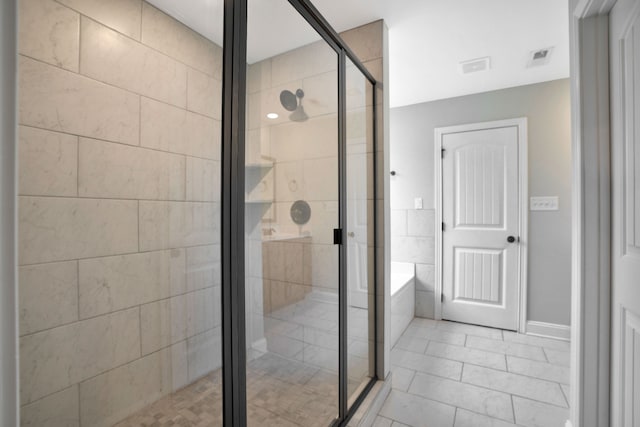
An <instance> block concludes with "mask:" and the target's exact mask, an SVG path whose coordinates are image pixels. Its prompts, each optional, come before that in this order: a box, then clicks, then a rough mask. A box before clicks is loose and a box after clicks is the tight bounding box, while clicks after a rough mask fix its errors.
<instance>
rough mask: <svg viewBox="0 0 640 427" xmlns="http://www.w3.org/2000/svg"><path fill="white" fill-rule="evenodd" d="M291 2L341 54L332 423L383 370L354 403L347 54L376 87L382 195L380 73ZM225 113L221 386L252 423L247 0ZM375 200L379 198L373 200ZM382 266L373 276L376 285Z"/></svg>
mask: <svg viewBox="0 0 640 427" xmlns="http://www.w3.org/2000/svg"><path fill="white" fill-rule="evenodd" d="M288 2H289V3H290V5H291V6H292V7H293V8H294V9H295V10H296V11H297V12H298V13H299V14H300V15H301V16H302V17H303V18H304V19H305V20H306V21H307V22H308V23H309V24H310V25H311V26H312V27H313V28H314V29H315V30H316V31H317V32H318V34H319V35H320V36H321V37H322V39H323V40H324V41H325V42H326V43H327V44H328V45H329V46H331V48H332V49H333V50H334V51H335V52H336V53H337V54H338V162H339V166H338V175H339V176H338V182H339V194H340V196H339V227H340V230H341V234H342V239H341V242H342V243H341V244H340V245H339V266H340V268H339V284H338V285H339V286H338V289H339V325H340V326H339V338H338V339H339V357H338V359H339V393H338V403H339V404H338V409H339V410H338V418H336V419H335V420H334V422H333V423H332V426H342V425H346V423H347V422H348V421H349V419H350V418H351V417H352V416H353V414H354V413H355V412H356V411H357V409H358V408H359V406H360V404H361V403H362V401H363V400H364V398H365V397H366V396H367V394H368V392H369V391H370V390H371V388H372V387H373V385H374V384H375V382H376V381H377V380H378V376H377V372H374V373H373V376H372V378H371V379H370V380H369V382H368V384H367V385H366V386H365V387H364V389H363V390H362V392H361V393H360V395H359V396H357V397H356V399H355V401H354V402H353V404H352V405H351V408H349V407H348V398H349V396H348V388H347V382H348V380H347V360H348V348H347V338H348V337H347V333H348V324H347V321H348V318H347V317H348V316H347V311H348V308H347V292H348V289H347V280H346V274H347V270H346V267H347V265H348V264H347V251H346V242H347V240H346V238H345V237H346V236H345V235H344V234H345V233H346V226H347V197H346V194H347V191H346V172H347V170H346V160H347V159H346V138H347V133H346V119H347V117H346V60H347V59H349V60H350V61H351V62H352V63H353V64H354V65H355V66H356V67H357V68H358V69H359V70H360V72H361V73H362V75H363V76H364V77H365V78H366V79H367V80H368V81H369V82H370V83H371V84H372V87H373V125H372V126H373V177H374V178H373V179H374V182H373V191H374V197H375V200H374V203H375V202H376V200H377V196H378V189H377V179H376V177H377V175H378V174H377V170H376V168H377V165H378V162H377V155H378V150H377V144H378V135H377V130H378V126H377V120H378V114H377V113H378V100H377V92H378V89H380V87H381V83H380V82H378V81H377V80H376V79H375V78H374V77H373V75H372V74H371V73H370V72H369V71H368V70H367V69H366V68H365V67H364V65H363V64H362V62H361V61H360V60H359V59H358V58H357V57H356V55H355V54H354V53H353V52H352V51H351V49H349V47H348V46H347V45H346V43H345V42H344V41H343V40H342V38H341V37H340V36H339V35H338V33H337V32H336V31H335V30H334V29H333V28H332V27H331V25H330V24H329V23H328V22H327V21H326V19H325V18H324V17H323V16H322V15H321V14H320V13H319V12H318V10H317V9H316V8H315V7H314V6H313V4H311V2H310V1H308V0H288ZM223 46H224V49H223V58H224V60H223V91H222V99H223V109H222V111H223V114H222V162H221V166H222V181H221V186H222V187H221V193H222V194H221V195H222V203H221V263H222V266H221V270H222V288H221V292H222V360H223V365H222V378H223V381H222V389H223V423H224V425H225V426H229V427H231V426H240V427H242V426H246V425H247V414H246V405H247V395H246V362H247V352H246V321H245V277H244V274H245V272H244V256H245V252H244V209H245V206H244V204H245V200H244V180H245V132H246V130H245V129H246V127H245V123H246V114H245V108H246V102H247V98H246V94H247V93H246V84H247V83H246V65H247V0H225V1H224V43H223ZM374 206H375V205H374ZM377 222H378V218H377V212H376V209H374V215H373V225H372V226H373V229H374V230H377V229H378V228H377ZM373 245H374V258H373V259H374V260H377V259H378V258H377V251H378V245H377V233H376V232H374V242H373ZM378 283H379V282H378V277H377V269H376V268H374V278H373V284H374V288H375V290H376V293H377V288H378ZM376 301H377V298H374V305H373V307H369V310H373V313H374V317H375V320H374V327H373V330H372V331H371V332H372V333H373V336H374V337H375V339H376V340H377V337H378V330H377V328H378V316H377V312H378V311H377V307H376ZM374 348H375V350H374V354H373V358H374V361H373V362H374V363H373V365H372V366H376V367H377V366H378V357H379V355H378V354H377V353H378V346H377V345H376V346H374Z"/></svg>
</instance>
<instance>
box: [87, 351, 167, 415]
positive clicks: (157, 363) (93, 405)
mask: <svg viewBox="0 0 640 427" xmlns="http://www.w3.org/2000/svg"><path fill="white" fill-rule="evenodd" d="M170 391H171V352H170V351H169V350H163V351H159V352H156V353H153V354H150V355H149V356H146V357H143V358H141V359H138V360H136V361H134V362H132V363H128V364H126V365H124V366H120V367H118V368H116V369H114V370H112V371H109V372H106V373H104V374H102V375H98V376H97V377H95V378H91V379H90V380H87V381H84V382H83V383H81V384H80V420H81V423H82V425H83V426H92V427H93V426H95V427H109V426H112V425H114V424H115V423H116V422H118V421H120V420H122V419H123V418H125V417H126V416H127V415H129V414H131V413H132V412H134V411H136V410H137V409H140V408H143V407H144V406H146V405H148V404H150V403H152V402H154V401H156V400H158V399H159V398H160V397H162V396H163V395H165V394H167V393H169V392H170Z"/></svg>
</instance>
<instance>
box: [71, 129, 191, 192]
mask: <svg viewBox="0 0 640 427" xmlns="http://www.w3.org/2000/svg"><path fill="white" fill-rule="evenodd" d="M185 169H186V166H185V158H184V156H179V155H175V154H169V153H163V152H160V151H155V150H147V149H144V148H139V147H129V146H126V145H122V144H114V143H112V142H104V141H98V140H95V139H87V138H81V139H80V150H79V170H78V193H79V195H80V196H81V197H99V198H117V199H152V200H184V197H185Z"/></svg>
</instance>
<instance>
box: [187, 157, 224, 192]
mask: <svg viewBox="0 0 640 427" xmlns="http://www.w3.org/2000/svg"><path fill="white" fill-rule="evenodd" d="M186 164H187V166H186V171H187V172H186V175H187V185H186V187H187V189H186V199H187V200H189V201H202V202H219V201H220V180H221V178H222V177H221V171H220V162H219V161H217V160H206V159H199V158H196V157H187V163H186Z"/></svg>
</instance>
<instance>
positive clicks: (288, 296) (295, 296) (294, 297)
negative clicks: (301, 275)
mask: <svg viewBox="0 0 640 427" xmlns="http://www.w3.org/2000/svg"><path fill="white" fill-rule="evenodd" d="M269 292H270V299H269V306H270V307H271V310H278V309H280V308H283V307H288V306H290V305H291V304H295V303H297V302H299V301H302V300H303V299H304V297H305V295H306V294H308V293H309V292H311V287H310V286H307V285H302V284H298V283H286V282H278V281H275V280H272V281H271V283H270V286H269Z"/></svg>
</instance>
